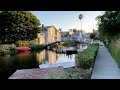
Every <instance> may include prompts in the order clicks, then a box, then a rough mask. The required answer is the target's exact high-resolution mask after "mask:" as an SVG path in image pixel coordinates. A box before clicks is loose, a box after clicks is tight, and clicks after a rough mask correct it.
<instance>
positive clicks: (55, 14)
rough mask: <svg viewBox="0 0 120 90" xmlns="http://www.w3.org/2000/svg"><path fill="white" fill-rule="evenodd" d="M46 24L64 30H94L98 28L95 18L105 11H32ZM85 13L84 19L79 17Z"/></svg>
mask: <svg viewBox="0 0 120 90" xmlns="http://www.w3.org/2000/svg"><path fill="white" fill-rule="evenodd" d="M31 12H32V13H33V14H34V15H35V16H36V17H37V18H38V19H39V20H40V23H41V24H44V26H51V25H53V26H55V27H56V28H57V29H59V28H61V29H62V31H69V29H74V28H75V29H77V30H81V21H82V30H84V31H86V32H92V31H93V29H95V30H97V25H96V24H97V21H96V20H95V18H96V17H97V16H98V15H102V12H104V11H31ZM80 14H82V15H83V19H81V21H80V19H79V18H78V17H79V15H80Z"/></svg>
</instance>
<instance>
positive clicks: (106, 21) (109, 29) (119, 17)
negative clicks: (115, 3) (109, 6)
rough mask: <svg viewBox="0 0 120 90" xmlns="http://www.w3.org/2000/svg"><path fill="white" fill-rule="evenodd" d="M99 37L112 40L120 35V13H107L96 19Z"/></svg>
mask: <svg viewBox="0 0 120 90" xmlns="http://www.w3.org/2000/svg"><path fill="white" fill-rule="evenodd" d="M96 20H98V26H99V28H98V30H99V35H100V37H101V38H102V39H107V40H108V41H110V40H112V39H113V38H114V37H116V36H118V35H119V34H120V11H106V12H105V13H104V14H103V15H101V16H98V17H97V18H96Z"/></svg>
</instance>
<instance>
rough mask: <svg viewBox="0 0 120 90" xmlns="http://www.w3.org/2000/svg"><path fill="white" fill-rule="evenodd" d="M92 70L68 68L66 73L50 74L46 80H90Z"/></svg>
mask: <svg viewBox="0 0 120 90" xmlns="http://www.w3.org/2000/svg"><path fill="white" fill-rule="evenodd" d="M91 72H92V68H90V69H86V70H84V69H82V68H67V69H65V71H61V72H53V73H49V74H47V75H46V76H45V79H90V78H91Z"/></svg>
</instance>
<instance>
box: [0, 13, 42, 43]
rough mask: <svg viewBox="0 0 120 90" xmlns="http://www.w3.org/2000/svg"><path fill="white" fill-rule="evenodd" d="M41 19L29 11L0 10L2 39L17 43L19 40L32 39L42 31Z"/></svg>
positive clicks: (0, 38) (2, 40)
mask: <svg viewBox="0 0 120 90" xmlns="http://www.w3.org/2000/svg"><path fill="white" fill-rule="evenodd" d="M39 26H40V21H39V20H38V19H37V17H36V16H35V15H33V14H32V13H31V12H29V11H2V12H0V41H1V42H2V43H15V42H16V41H18V40H32V39H35V38H36V37H37V33H38V32H40V31H41V28H40V27H39Z"/></svg>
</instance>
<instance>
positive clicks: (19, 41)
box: [16, 40, 28, 46]
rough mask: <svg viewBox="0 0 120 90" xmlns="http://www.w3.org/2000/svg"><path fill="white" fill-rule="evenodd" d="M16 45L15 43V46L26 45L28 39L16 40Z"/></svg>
mask: <svg viewBox="0 0 120 90" xmlns="http://www.w3.org/2000/svg"><path fill="white" fill-rule="evenodd" d="M16 45H17V46H28V41H25V40H23V41H22V40H18V41H17V42H16Z"/></svg>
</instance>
